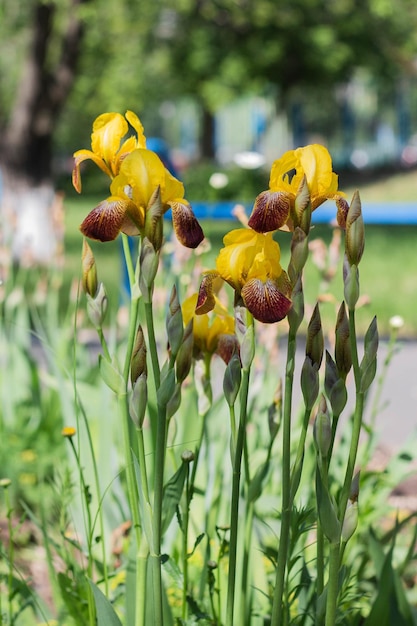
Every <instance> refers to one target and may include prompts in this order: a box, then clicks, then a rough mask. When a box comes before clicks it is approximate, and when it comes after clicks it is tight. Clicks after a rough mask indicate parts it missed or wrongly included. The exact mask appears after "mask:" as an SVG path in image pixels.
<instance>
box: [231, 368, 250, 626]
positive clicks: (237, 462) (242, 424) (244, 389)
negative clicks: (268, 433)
mask: <svg viewBox="0 0 417 626" xmlns="http://www.w3.org/2000/svg"><path fill="white" fill-rule="evenodd" d="M249 377H250V369H244V370H243V372H242V383H241V388H240V416H239V427H238V432H237V438H236V452H235V458H234V462H233V479H232V502H231V512H230V543H229V575H228V586H227V605H226V626H233V625H234V622H233V616H234V608H235V586H236V563H237V535H238V521H239V495H240V468H241V464H242V453H243V447H244V440H245V434H246V423H247V405H248V392H249Z"/></svg>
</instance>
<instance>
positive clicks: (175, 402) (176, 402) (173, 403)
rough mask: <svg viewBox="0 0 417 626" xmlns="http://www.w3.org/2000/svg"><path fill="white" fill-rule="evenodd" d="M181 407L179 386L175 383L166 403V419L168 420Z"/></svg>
mask: <svg viewBox="0 0 417 626" xmlns="http://www.w3.org/2000/svg"><path fill="white" fill-rule="evenodd" d="M180 406H181V384H180V383H176V385H175V387H174V391H173V393H172V396H171V397H170V399H169V400H168V403H167V413H166V415H167V419H168V420H169V419H170V418H171V417H172V416H173V415H175V413H176V412H177V411H178V409H179V408H180Z"/></svg>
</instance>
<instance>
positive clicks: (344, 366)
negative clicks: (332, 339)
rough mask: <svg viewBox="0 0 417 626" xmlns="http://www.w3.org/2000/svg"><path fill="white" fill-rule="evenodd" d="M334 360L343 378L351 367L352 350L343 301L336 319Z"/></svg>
mask: <svg viewBox="0 0 417 626" xmlns="http://www.w3.org/2000/svg"><path fill="white" fill-rule="evenodd" d="M335 335H336V344H335V351H334V353H335V361H336V365H337V369H338V371H339V374H340V375H341V376H342V378H343V379H344V380H346V376H347V375H348V373H349V371H350V368H351V367H352V350H351V346H350V331H349V320H348V317H347V314H346V306H345V303H344V302H342V304H341V306H340V308H339V312H338V315H337V321H336V332H335Z"/></svg>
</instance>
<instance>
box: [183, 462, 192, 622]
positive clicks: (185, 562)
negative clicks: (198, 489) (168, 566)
mask: <svg viewBox="0 0 417 626" xmlns="http://www.w3.org/2000/svg"><path fill="white" fill-rule="evenodd" d="M186 472H187V474H186V477H185V507H184V513H183V518H182V533H183V537H182V567H183V585H182V619H183V621H185V620H186V619H187V615H188V604H187V590H188V523H189V512H190V509H189V507H190V467H189V464H188V463H187V464H186Z"/></svg>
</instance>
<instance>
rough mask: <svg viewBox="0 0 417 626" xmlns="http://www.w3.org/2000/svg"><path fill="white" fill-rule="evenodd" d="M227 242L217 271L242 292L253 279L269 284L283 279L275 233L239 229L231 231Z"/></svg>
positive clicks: (218, 260) (218, 258)
mask: <svg viewBox="0 0 417 626" xmlns="http://www.w3.org/2000/svg"><path fill="white" fill-rule="evenodd" d="M223 242H224V248H223V249H222V250H221V251H220V254H219V256H218V257H217V261H216V269H217V271H218V273H219V274H220V276H221V277H222V278H223V280H225V281H226V282H228V283H229V284H230V285H231V286H232V287H233V288H234V289H235V290H237V291H238V292H240V290H241V288H242V287H243V285H244V284H245V283H246V282H247V281H248V280H250V279H252V278H259V279H261V280H266V279H267V278H274V279H275V278H278V277H279V276H280V275H281V272H282V268H281V265H280V262H279V261H280V248H279V245H278V244H277V243H276V241H274V240H273V238H272V234H271V233H266V234H262V233H257V232H255V231H253V230H251V229H247V228H239V229H236V230H232V231H230V232H229V233H228V234H227V235H226V236H225V238H224V239H223Z"/></svg>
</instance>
